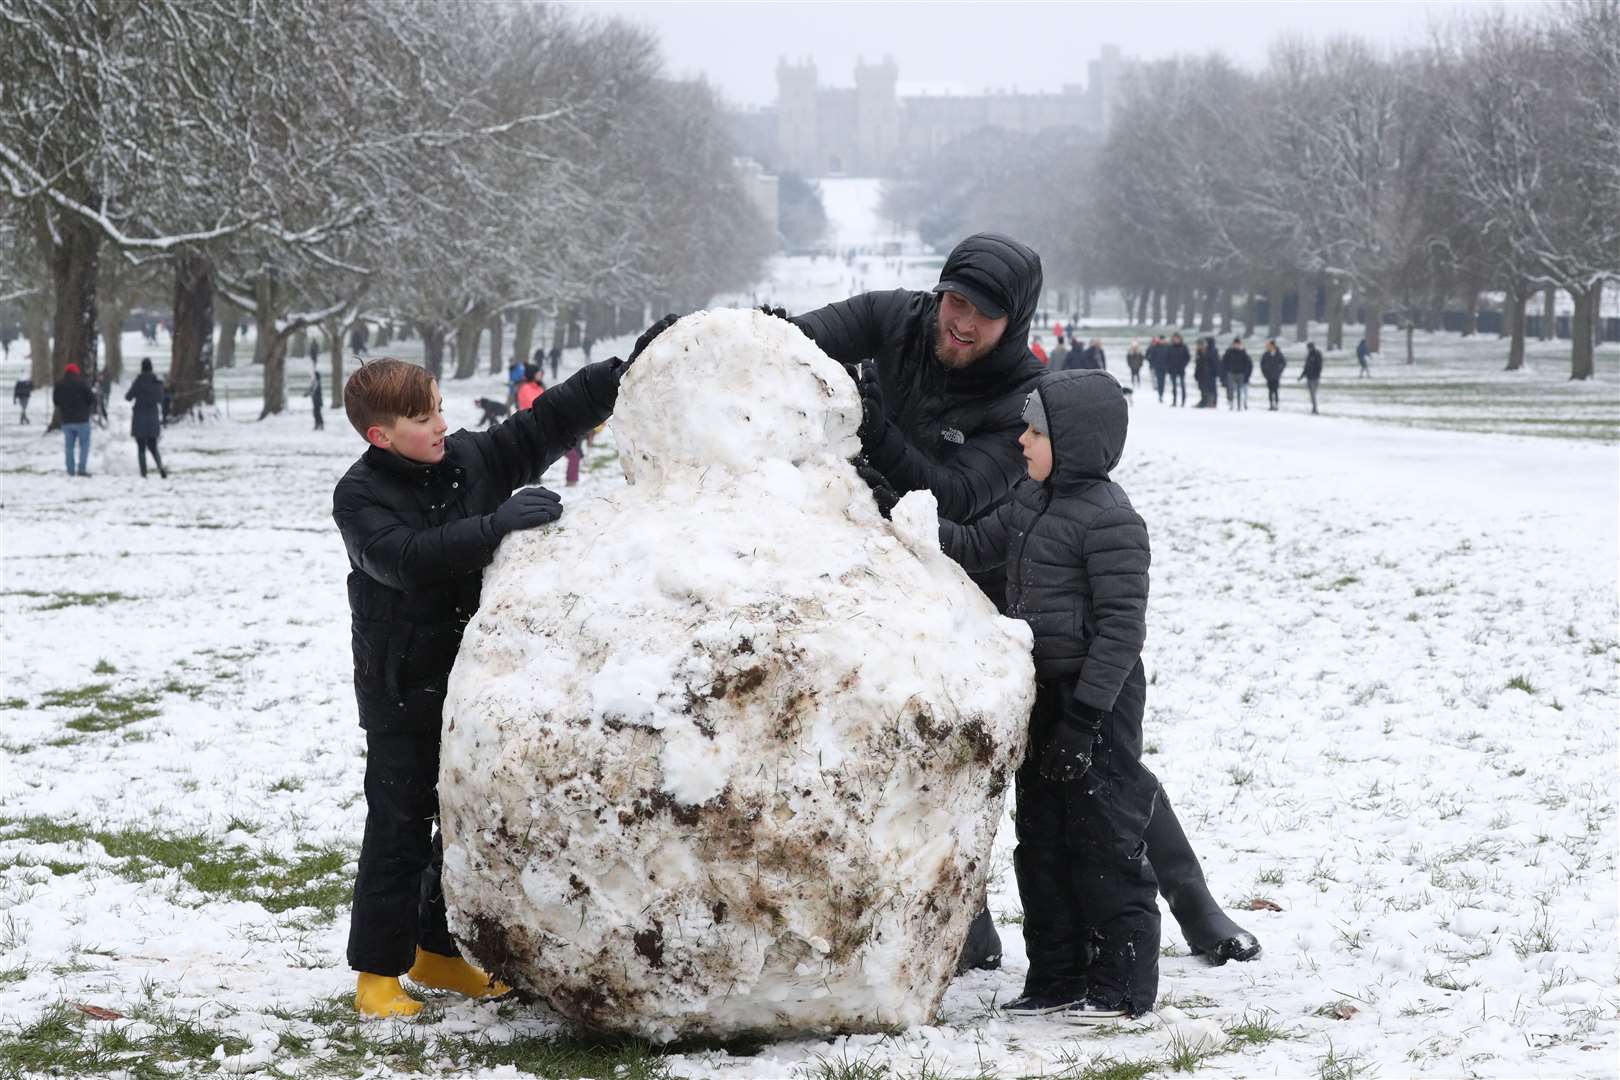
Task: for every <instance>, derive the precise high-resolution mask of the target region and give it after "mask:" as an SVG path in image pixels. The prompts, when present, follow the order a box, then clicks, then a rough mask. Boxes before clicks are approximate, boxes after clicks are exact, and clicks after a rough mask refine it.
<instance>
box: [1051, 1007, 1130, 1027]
mask: <svg viewBox="0 0 1620 1080" xmlns="http://www.w3.org/2000/svg"><path fill="white" fill-rule="evenodd" d="M1130 1018H1131V1014H1130V1011H1129V1010H1128V1009H1122V1008H1119V1007H1118V1006H1112V1005H1103V1004H1100V1003H1099V1002H1095V1001H1081V1002H1078V1003H1076V1004H1075V1005H1072V1006H1070V1007H1069V1008H1067V1009H1064V1010H1063V1012H1062V1013H1061V1014H1060V1015H1059V1016H1058V1017H1057V1019H1059V1020H1062V1021H1063V1022H1064V1023H1066V1024H1117V1023H1119V1022H1120V1021H1121V1020H1129V1019H1130Z"/></svg>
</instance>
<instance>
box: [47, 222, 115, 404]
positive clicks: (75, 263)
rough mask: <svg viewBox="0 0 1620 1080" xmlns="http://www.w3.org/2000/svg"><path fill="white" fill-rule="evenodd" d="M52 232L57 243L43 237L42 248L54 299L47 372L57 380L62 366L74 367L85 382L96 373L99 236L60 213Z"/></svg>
mask: <svg viewBox="0 0 1620 1080" xmlns="http://www.w3.org/2000/svg"><path fill="white" fill-rule="evenodd" d="M56 229H57V233H58V235H59V237H60V240H61V242H60V243H54V242H50V239H49V237H46V243H45V244H43V245H42V246H43V247H45V249H46V250H47V251H48V252H50V256H49V262H50V267H51V288H52V293H53V295H54V296H55V298H56V313H55V316H54V318H53V319H52V326H51V372H52V374H53V375H54V376H56V377H57V378H60V377H61V374H62V369H63V368H64V367H66V366H67V365H69V364H78V365H79V370H80V371H81V372H82V373H83V375H84V378H85V381H86V382H88V381H90V379H91V378H92V377H93V376H94V375H95V371H96V337H97V334H96V270H97V264H98V263H99V262H100V255H101V233H100V232H99V231H97V230H96V229H95V228H94V227H93V226H91V225H89V224H88V223H85V222H83V221H82V220H81V219H80V218H79V217H78V216H77V215H74V214H63V215H62V217H61V220H59V221H58V222H57V223H56ZM51 381H52V382H55V381H56V379H55V378H53V379H52V380H51Z"/></svg>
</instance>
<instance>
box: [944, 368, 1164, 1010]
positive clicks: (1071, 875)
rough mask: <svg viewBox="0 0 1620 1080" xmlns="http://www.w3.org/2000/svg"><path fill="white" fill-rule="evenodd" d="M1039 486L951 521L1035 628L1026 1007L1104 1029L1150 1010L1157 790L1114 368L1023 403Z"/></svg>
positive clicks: (1023, 782)
mask: <svg viewBox="0 0 1620 1080" xmlns="http://www.w3.org/2000/svg"><path fill="white" fill-rule="evenodd" d="M1024 419H1025V421H1026V423H1027V424H1028V428H1027V430H1026V431H1025V432H1024V435H1023V436H1022V438H1021V439H1020V444H1021V445H1022V446H1023V447H1024V456H1025V457H1026V459H1027V460H1028V462H1029V477H1028V479H1026V480H1024V481H1023V482H1021V483H1020V484H1019V485H1018V486H1017V487H1015V488H1014V489H1013V492H1012V498H1011V499H1009V500H1008V501H1007V502H1005V503H1003V504H1002V505H1001V507H1000V508H999V509H997V511H996V512H995V513H994V514H991V515H986V516H985V517H984V518H981V519H980V520H979V521H978V522H977V523H975V524H973V525H971V526H962V525H956V524H953V523H951V522H949V521H944V520H942V521H941V522H940V545H941V547H942V548H943V549H944V550H945V551H946V553H948V554H949V555H950V556H951V557H952V558H954V559H956V560H957V561H958V562H960V563H961V564H962V565H963V566H964V567H968V568H972V569H975V570H983V569H986V568H990V567H1003V568H1004V572H1005V574H1006V578H1007V614H1008V616H1009V617H1012V618H1021V619H1023V620H1024V621H1026V622H1027V623H1029V626H1030V629H1031V630H1033V631H1034V638H1035V644H1034V654H1035V677H1036V680H1037V682H1036V693H1035V709H1034V712H1033V713H1032V714H1031V716H1030V733H1029V751H1028V754H1027V755H1026V757H1025V759H1024V763H1023V765H1022V766H1021V767H1020V768H1019V770H1018V776H1017V786H1016V800H1017V801H1016V804H1015V810H1014V820H1015V822H1016V823H1017V829H1018V847H1017V848H1016V850H1015V851H1014V853H1013V869H1014V871H1015V873H1016V874H1017V877H1018V895H1019V897H1020V899H1021V900H1022V901H1023V905H1024V944H1025V947H1026V950H1027V951H1028V954H1029V974H1028V975H1027V976H1026V978H1025V980H1024V992H1023V995H1022V996H1021V997H1020V998H1018V999H1017V1000H1016V1001H1013V1002H1012V1003H1010V1004H1009V1005H1007V1006H1006V1008H1005V1011H1006V1012H1007V1013H1009V1014H1011V1015H1015V1016H1017V1015H1024V1016H1031V1015H1048V1014H1054V1013H1062V1014H1064V1017H1065V1018H1066V1019H1072V1020H1081V1021H1093V1020H1098V1021H1100V1020H1112V1019H1119V1018H1122V1017H1127V1016H1139V1015H1141V1014H1142V1013H1145V1012H1147V1011H1148V1010H1150V1009H1152V1008H1153V1004H1154V1000H1155V998H1156V997H1157V994H1158V979H1159V906H1158V882H1157V880H1156V879H1155V877H1154V874H1153V867H1152V866H1151V865H1150V864H1149V862H1148V859H1147V843H1146V841H1145V836H1146V834H1147V829H1148V822H1149V821H1150V820H1151V818H1152V817H1153V812H1154V806H1155V803H1156V802H1157V798H1158V792H1159V781H1158V779H1157V778H1156V777H1154V775H1153V774H1152V773H1151V772H1150V771H1148V769H1147V768H1146V767H1145V766H1144V765H1143V764H1142V715H1143V709H1144V705H1145V703H1146V698H1147V679H1146V676H1145V673H1144V670H1143V667H1142V644H1143V642H1144V641H1145V640H1146V637H1147V596H1148V563H1149V550H1148V535H1147V527H1146V526H1145V525H1144V524H1143V522H1142V518H1141V517H1140V516H1139V515H1138V514H1137V513H1136V511H1135V510H1134V509H1132V507H1131V501H1130V499H1129V498H1128V497H1127V496H1126V494H1125V491H1124V489H1123V488H1121V487H1120V486H1119V485H1118V484H1116V483H1114V482H1112V481H1111V480H1109V478H1108V474H1109V473H1110V472H1111V471H1112V470H1113V469H1114V467H1115V466H1116V465H1118V464H1119V459H1120V456H1121V454H1122V453H1123V452H1124V448H1125V432H1126V426H1127V420H1128V412H1127V408H1126V403H1125V395H1124V392H1123V391H1122V390H1121V388H1120V385H1119V383H1118V382H1116V381H1115V380H1114V378H1113V377H1112V376H1110V375H1108V374H1107V373H1106V372H1100V371H1069V372H1061V373H1054V374H1052V375H1048V376H1047V377H1046V378H1044V379H1042V380H1041V381H1040V383H1039V385H1038V386H1037V388H1036V389H1035V390H1034V391H1032V392H1031V393H1030V395H1029V398H1028V401H1027V402H1026V404H1025V407H1024Z"/></svg>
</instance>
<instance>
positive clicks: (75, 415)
mask: <svg viewBox="0 0 1620 1080" xmlns="http://www.w3.org/2000/svg"><path fill="white" fill-rule="evenodd" d="M51 402H52V404H54V405H55V406H56V418H57V420H58V421H59V422H61V423H64V424H86V423H89V422H90V414H91V413H92V412H94V411H95V408H96V392H95V391H94V390H92V389H90V384H89V383H87V382H85V381H84V379H83V378H81V377H80V376H78V375H75V374H73V373H72V372H67V373H65V374H64V375H63V376H62V377H61V378H60V379H58V380H57V381H56V385H55V386H54V387H52V388H51Z"/></svg>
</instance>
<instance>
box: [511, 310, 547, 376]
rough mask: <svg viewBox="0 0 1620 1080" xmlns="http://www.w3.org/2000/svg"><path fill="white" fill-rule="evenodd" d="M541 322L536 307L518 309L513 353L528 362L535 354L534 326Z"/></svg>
mask: <svg viewBox="0 0 1620 1080" xmlns="http://www.w3.org/2000/svg"><path fill="white" fill-rule="evenodd" d="M539 322H540V313H539V312H538V311H536V310H535V309H534V308H520V309H519V310H518V317H517V328H516V329H515V330H513V332H512V353H513V355H515V356H518V357H521V358H522V360H523V362H524V363H528V362H529V360H530V358H531V357H533V356H534V328H535V326H536V325H537V324H538V323H539Z"/></svg>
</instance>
